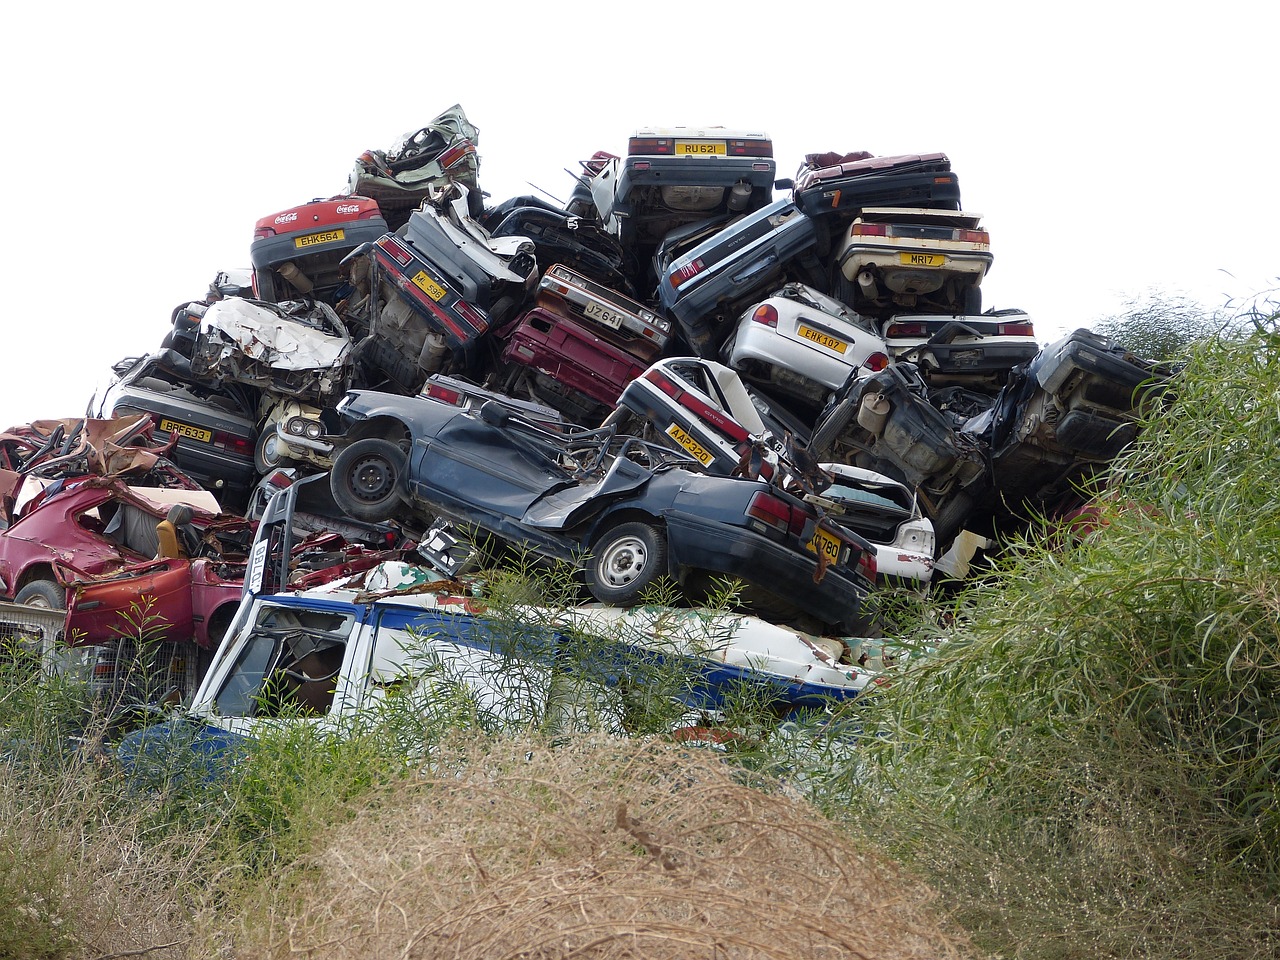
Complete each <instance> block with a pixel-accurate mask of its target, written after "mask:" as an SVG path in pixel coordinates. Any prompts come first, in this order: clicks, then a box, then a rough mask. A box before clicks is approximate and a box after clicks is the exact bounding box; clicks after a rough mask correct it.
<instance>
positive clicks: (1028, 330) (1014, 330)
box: [996, 323, 1036, 337]
mask: <svg viewBox="0 0 1280 960" xmlns="http://www.w3.org/2000/svg"><path fill="white" fill-rule="evenodd" d="M996 331H997V333H999V335H1000V336H1002V337H1034V336H1035V335H1036V331H1035V327H1034V325H1032V324H1031V323H1002V324H1000V325H999V326H998V327H996Z"/></svg>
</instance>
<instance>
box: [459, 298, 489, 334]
mask: <svg viewBox="0 0 1280 960" xmlns="http://www.w3.org/2000/svg"><path fill="white" fill-rule="evenodd" d="M453 309H454V310H457V311H458V313H460V314H462V315H463V316H464V317H466V318H467V322H468V323H469V324H471V326H472V327H474V328H475V329H477V330H485V329H488V327H489V318H488V317H486V316H485V315H484V314H483V313H481V312H480V311H479V310H477V309H476V308H475V307H473V306H472V305H471V304H469V303H468V302H467V301H466V300H461V299H460V300H456V301H454V304H453Z"/></svg>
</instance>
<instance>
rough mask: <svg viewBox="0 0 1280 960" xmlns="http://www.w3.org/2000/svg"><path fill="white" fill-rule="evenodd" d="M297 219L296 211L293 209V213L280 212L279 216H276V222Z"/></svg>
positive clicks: (288, 221) (287, 221)
mask: <svg viewBox="0 0 1280 960" xmlns="http://www.w3.org/2000/svg"><path fill="white" fill-rule="evenodd" d="M297 219H298V212H297V211H296V210H295V211H294V212H293V213H282V214H280V216H278V217H276V223H293V221H295V220H297Z"/></svg>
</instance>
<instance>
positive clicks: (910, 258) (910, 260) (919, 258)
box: [898, 253, 947, 267]
mask: <svg viewBox="0 0 1280 960" xmlns="http://www.w3.org/2000/svg"><path fill="white" fill-rule="evenodd" d="M898 262H899V263H901V264H902V265H903V266H907V267H944V266H946V264H947V258H946V255H945V254H941V253H900V254H898Z"/></svg>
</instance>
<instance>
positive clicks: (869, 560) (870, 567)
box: [857, 550, 876, 580]
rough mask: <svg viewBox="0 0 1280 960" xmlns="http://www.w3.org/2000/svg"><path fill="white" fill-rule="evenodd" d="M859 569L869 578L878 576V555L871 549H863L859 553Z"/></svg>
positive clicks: (873, 578) (872, 578)
mask: <svg viewBox="0 0 1280 960" xmlns="http://www.w3.org/2000/svg"><path fill="white" fill-rule="evenodd" d="M857 569H858V572H859V573H860V574H862V575H863V576H864V577H866V578H867V579H868V580H875V578H876V555H875V554H874V553H872V552H871V551H870V550H863V551H862V552H861V553H860V554H859V555H858V563H857Z"/></svg>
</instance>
